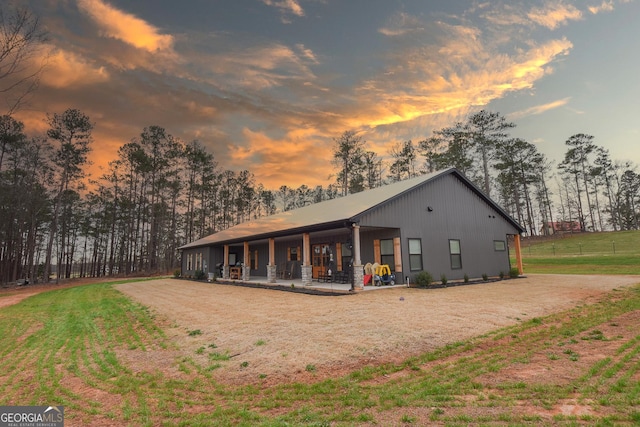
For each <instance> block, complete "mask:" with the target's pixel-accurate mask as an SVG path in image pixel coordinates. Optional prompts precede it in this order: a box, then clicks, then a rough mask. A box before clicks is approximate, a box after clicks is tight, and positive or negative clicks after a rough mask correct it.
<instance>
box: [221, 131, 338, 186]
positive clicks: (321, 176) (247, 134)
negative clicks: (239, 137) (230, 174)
mask: <svg viewBox="0 0 640 427" xmlns="http://www.w3.org/2000/svg"><path fill="white" fill-rule="evenodd" d="M315 134H316V132H314V131H312V130H309V129H307V130H306V131H300V130H298V131H294V132H292V133H290V134H287V135H286V136H285V137H284V138H281V139H273V138H271V137H269V136H268V135H266V134H264V133H260V132H253V131H251V130H249V129H246V128H245V129H244V130H243V137H244V138H245V140H246V145H245V146H237V145H231V146H229V147H228V149H229V156H230V164H229V165H226V166H225V167H231V166H234V167H233V169H248V170H250V171H251V172H253V173H254V174H255V175H256V176H257V177H259V181H260V182H261V183H262V184H263V185H264V186H265V187H266V188H271V189H277V188H278V187H280V186H281V185H287V186H290V187H294V188H297V187H299V186H300V185H302V184H306V185H308V186H315V185H323V186H326V185H327V184H328V183H329V182H330V181H328V177H329V175H330V174H331V173H332V172H333V167H332V166H331V165H330V160H331V158H332V155H333V153H332V151H331V148H327V142H326V140H321V139H317V137H314V136H312V135H315Z"/></svg>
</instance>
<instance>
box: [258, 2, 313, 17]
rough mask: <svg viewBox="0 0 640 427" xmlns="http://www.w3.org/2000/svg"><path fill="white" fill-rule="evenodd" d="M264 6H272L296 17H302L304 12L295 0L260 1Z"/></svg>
mask: <svg viewBox="0 0 640 427" xmlns="http://www.w3.org/2000/svg"><path fill="white" fill-rule="evenodd" d="M262 2H263V3H264V4H266V5H267V6H274V7H277V8H278V9H280V10H281V11H283V12H288V13H292V14H294V15H296V16H304V10H303V9H302V7H301V6H300V4H299V3H298V2H297V0H280V1H274V0H262Z"/></svg>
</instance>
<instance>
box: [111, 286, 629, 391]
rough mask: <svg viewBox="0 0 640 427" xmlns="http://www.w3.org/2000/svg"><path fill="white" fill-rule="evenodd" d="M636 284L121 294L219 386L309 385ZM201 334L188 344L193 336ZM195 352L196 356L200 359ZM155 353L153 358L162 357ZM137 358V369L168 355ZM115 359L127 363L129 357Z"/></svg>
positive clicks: (162, 289) (159, 289)
mask: <svg viewBox="0 0 640 427" xmlns="http://www.w3.org/2000/svg"><path fill="white" fill-rule="evenodd" d="M636 283H640V276H575V275H530V276H529V277H528V278H520V279H515V280H505V281H502V282H493V283H485V284H476V285H469V286H458V287H450V288H445V289H431V290H421V289H408V288H395V289H381V290H377V291H370V292H361V293H357V294H354V295H344V296H315V295H305V294H299V293H290V292H282V291H275V290H265V289H253V288H245V287H238V286H229V285H220V284H207V283H198V282H189V281H182V280H172V279H162V280H156V281H146V282H134V283H127V284H122V285H117V287H116V288H117V289H119V290H120V291H122V292H123V293H125V294H126V295H129V296H130V297H131V298H133V299H134V300H136V301H138V302H140V303H142V304H144V305H146V306H148V307H151V308H152V310H153V311H154V312H156V313H157V314H158V315H159V316H161V317H162V318H164V319H165V320H166V321H167V322H168V323H167V324H168V325H171V326H170V327H168V329H167V335H168V336H169V337H170V338H171V339H172V340H173V341H174V342H175V343H176V345H177V346H178V349H179V350H178V351H177V352H175V351H174V355H176V353H177V354H179V355H180V356H181V357H183V356H184V355H188V356H190V357H192V358H193V359H194V360H196V361H198V362H200V363H202V364H203V365H205V366H206V365H210V364H211V363H212V362H211V354H212V353H220V354H224V353H226V354H228V355H229V356H231V358H230V359H228V360H224V361H217V362H216V363H220V364H221V367H220V368H218V369H216V370H215V371H214V375H215V377H216V379H217V380H219V381H221V382H224V383H234V384H245V383H254V382H257V381H258V379H259V378H262V379H263V380H262V381H263V382H264V379H265V378H266V379H267V380H268V381H269V382H281V381H294V380H295V381H305V379H312V378H313V379H315V380H317V379H318V378H324V377H330V376H336V375H340V374H341V373H346V372H348V371H352V370H354V369H357V368H359V367H362V366H364V365H370V364H380V363H385V362H394V361H401V360H404V359H406V358H407V357H409V356H412V355H418V354H420V353H424V352H427V351H430V350H433V349H435V348H437V347H441V346H443V345H446V344H447V343H453V342H456V341H461V340H465V339H468V338H471V337H474V336H478V335H481V334H483V333H486V332H488V331H491V330H494V329H497V328H500V327H503V326H507V325H512V324H515V323H518V322H521V321H526V320H529V319H531V318H533V317H536V316H544V315H547V314H550V313H553V312H557V311H560V310H562V309H566V308H570V307H574V306H576V305H579V304H584V303H591V302H595V301H596V300H597V299H598V297H599V296H600V295H602V294H603V293H604V292H607V291H610V290H612V289H614V288H620V287H624V286H629V285H633V284H636ZM195 330H200V331H202V334H200V335H195V336H190V335H189V332H190V331H195ZM198 349H200V350H198ZM160 351H161V350H158V352H160ZM146 353H147V354H146V355H145V356H142V357H141V355H140V352H139V351H135V353H132V354H131V357H130V358H129V360H128V363H129V364H130V365H133V366H132V367H133V368H134V369H135V366H137V367H138V368H139V369H141V370H143V369H144V370H146V369H149V368H150V367H151V366H152V365H154V364H156V363H163V364H164V366H165V368H166V362H167V361H166V354H164V355H162V354H157V352H154V351H148V352H146ZM121 356H123V357H125V358H127V355H126V354H122V355H121Z"/></svg>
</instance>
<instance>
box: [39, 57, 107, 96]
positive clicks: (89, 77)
mask: <svg viewBox="0 0 640 427" xmlns="http://www.w3.org/2000/svg"><path fill="white" fill-rule="evenodd" d="M107 80H109V73H108V72H107V71H106V70H105V68H104V67H101V66H100V67H98V66H95V65H94V64H92V63H90V61H89V60H87V59H85V58H83V57H81V56H80V55H77V54H75V53H73V52H69V51H65V50H62V49H57V50H55V51H54V52H53V53H52V54H51V55H50V56H49V58H48V62H47V66H46V70H45V72H44V73H43V74H42V79H41V82H42V84H43V85H46V86H50V87H54V88H58V89H60V88H66V87H73V86H78V85H89V84H94V83H100V82H104V81H107Z"/></svg>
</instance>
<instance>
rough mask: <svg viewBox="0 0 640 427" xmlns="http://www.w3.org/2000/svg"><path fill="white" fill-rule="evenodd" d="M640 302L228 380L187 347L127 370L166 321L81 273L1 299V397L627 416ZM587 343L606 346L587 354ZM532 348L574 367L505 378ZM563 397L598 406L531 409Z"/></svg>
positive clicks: (394, 417)
mask: <svg viewBox="0 0 640 427" xmlns="http://www.w3.org/2000/svg"><path fill="white" fill-rule="evenodd" d="M639 310H640V288H638V287H636V288H631V289H624V290H619V291H616V292H613V293H611V294H609V295H608V297H607V298H605V299H604V300H603V301H601V302H599V303H596V304H592V305H584V306H580V307H578V308H576V309H574V310H571V311H568V312H564V313H559V314H557V315H553V316H549V317H545V318H533V319H531V320H529V321H526V322H522V323H520V324H519V325H517V326H514V327H510V328H506V329H501V330H497V331H495V332H493V333H491V334H487V335H486V336H483V337H478V338H477V339H474V340H471V341H468V342H458V343H455V344H453V345H449V346H447V347H445V348H442V349H440V350H438V351H435V352H432V353H428V354H424V355H422V356H420V357H416V358H413V359H410V360H407V361H405V362H404V363H402V364H399V365H385V366H380V367H377V368H365V369H363V370H360V371H355V372H352V373H351V374H348V375H346V376H344V377H340V378H333V379H329V380H325V381H319V382H317V383H312V384H297V383H294V384H287V385H276V386H270V387H261V386H242V387H232V386H225V385H222V384H218V383H216V382H215V381H214V380H213V378H212V374H211V369H215V368H212V366H211V365H209V366H208V367H202V366H200V365H198V364H197V363H195V362H194V361H193V360H192V359H191V358H189V357H183V358H181V359H180V360H178V361H176V364H177V371H178V372H179V375H167V374H162V373H160V372H157V373H153V374H151V373H144V372H143V373H140V372H133V371H132V370H130V369H129V368H128V367H127V366H126V365H125V364H123V363H122V362H121V359H120V358H119V356H118V355H119V354H120V353H121V352H122V351H148V352H151V351H154V350H158V349H162V350H171V345H172V344H171V343H170V341H169V340H168V339H167V338H166V336H165V334H164V333H163V327H165V326H167V325H162V322H161V321H160V320H158V319H154V316H153V315H152V314H151V313H150V312H149V311H148V310H147V309H146V308H145V307H143V306H141V305H139V304H135V303H132V302H131V301H130V300H129V299H127V298H126V297H124V296H123V295H122V294H121V293H120V292H118V291H116V290H115V289H113V284H112V283H104V284H94V285H86V286H80V287H75V288H68V289H60V290H54V291H49V292H45V293H42V294H39V295H35V296H33V297H31V298H29V299H27V300H24V301H23V302H21V303H19V304H17V305H13V306H9V307H5V308H3V309H1V310H0V358H1V360H2V366H3V369H2V373H1V374H0V404H1V405H16V404H20V405H41V404H57V405H64V406H65V413H66V414H67V424H66V425H132V426H140V425H142V426H144V425H147V426H157V425H166V426H173V425H175V426H181V425H182V426H208V425H212V424H213V425H247V426H253V425H262V426H291V425H309V426H329V425H424V424H425V423H436V424H440V425H451V426H465V425H469V424H475V425H539V424H553V425H603V426H604V425H637V423H640V409H639V408H640V372H639V368H640V356H639V355H640V335H639V334H638V330H637V328H635V327H634V328H626V329H624V330H623V328H622V327H621V325H622V323H620V322H621V321H620V320H616V319H622V318H624V317H625V316H630V315H631V316H633V315H634V313H636V312H637V311H639ZM636 319H637V317H636ZM631 323H632V325H633V321H632V322H631ZM616 327H617V329H616ZM611 331H613V332H611ZM602 345H606V348H607V349H609V350H608V352H606V350H604V349H602V348H601V347H596V346H602ZM593 351H595V352H596V353H599V352H606V357H605V356H603V357H600V358H598V359H597V360H590V359H589V358H588V357H587V354H589V353H593ZM540 357H542V358H543V359H544V360H543V364H544V366H546V369H548V370H549V372H550V373H553V370H554V369H566V366H567V364H571V365H570V366H571V368H572V369H573V370H574V371H576V372H573V374H572V376H571V378H570V379H566V378H565V379H562V378H558V380H557V381H556V378H554V375H552V374H547V376H549V377H550V378H548V379H547V380H544V381H540V380H539V379H536V380H530V381H527V380H524V379H520V378H518V377H517V376H509V372H512V371H514V370H515V372H520V371H521V370H526V369H527V368H531V367H533V366H539V365H540V363H539V361H538V362H536V361H535V359H536V358H540ZM213 366H215V365H213ZM308 369H313V367H308ZM536 369H537V368H536ZM493 376H501V378H502V380H501V381H498V382H495V381H492V380H491V378H492V377H493ZM559 377H561V376H560V375H559ZM505 378H506V379H505ZM567 401H571V402H573V403H575V405H573V406H577V407H580V405H583V406H589V407H590V408H595V413H594V412H593V411H592V412H584V413H578V414H573V413H568V414H563V413H553V415H547V416H543V415H540V414H541V413H547V412H548V413H549V414H551V411H552V409H553V408H556V407H562V406H563V402H567ZM516 407H517V408H529V409H528V410H526V411H524V410H515V409H514V408H516Z"/></svg>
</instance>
